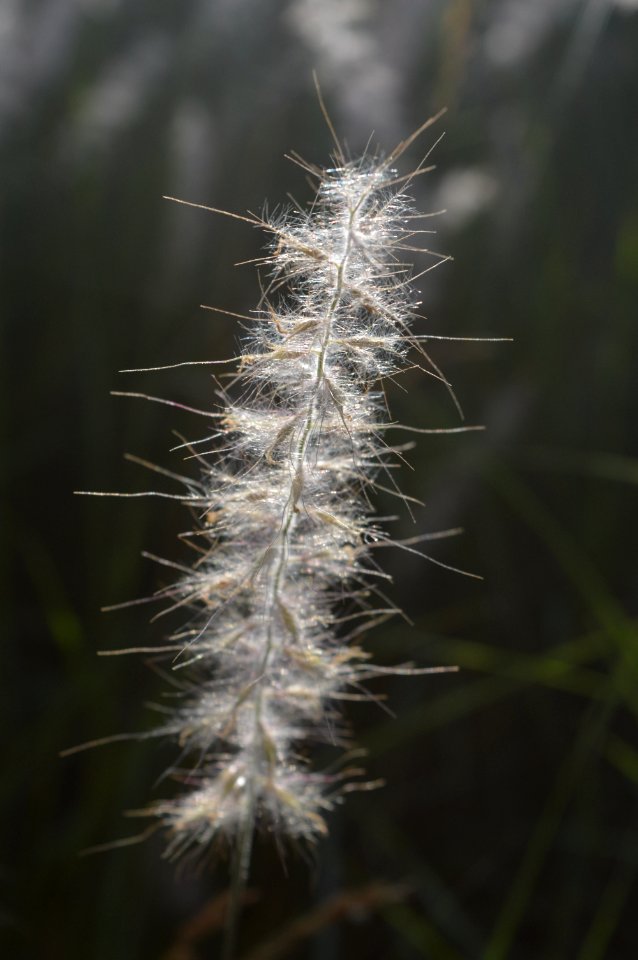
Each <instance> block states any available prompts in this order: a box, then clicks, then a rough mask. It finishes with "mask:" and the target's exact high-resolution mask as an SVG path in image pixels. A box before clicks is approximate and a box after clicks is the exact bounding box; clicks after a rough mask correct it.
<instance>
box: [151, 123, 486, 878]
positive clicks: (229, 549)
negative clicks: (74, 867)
mask: <svg viewBox="0 0 638 960" xmlns="http://www.w3.org/2000/svg"><path fill="white" fill-rule="evenodd" d="M435 119H436V118H433V119H432V120H430V121H428V123H427V124H424V126H423V127H422V128H421V129H420V130H418V131H416V133H415V134H414V135H413V136H412V137H410V138H409V139H408V140H406V141H404V142H403V143H401V144H400V145H399V146H398V147H397V148H396V149H395V150H394V151H393V152H392V153H391V154H390V155H389V156H388V157H386V158H382V159H379V158H376V157H372V156H366V157H364V158H363V159H361V160H357V161H346V159H345V158H344V156H343V153H342V151H341V149H340V148H339V147H338V149H337V153H336V157H335V165H334V167H332V168H330V169H326V170H320V169H319V168H316V167H313V166H310V165H308V164H305V163H303V162H302V161H299V158H296V160H297V162H300V163H302V164H303V166H304V167H305V169H306V170H307V172H308V173H309V174H310V175H311V176H312V177H314V178H316V180H317V181H318V187H317V193H316V196H315V199H314V201H313V202H312V204H311V206H310V207H309V209H308V210H307V211H304V210H301V209H295V210H293V211H291V212H287V213H285V214H282V215H278V216H276V217H273V218H272V219H270V220H263V221H261V220H257V219H253V218H241V219H248V220H249V222H251V223H253V224H256V225H259V226H260V227H263V228H265V229H266V230H267V231H268V232H269V234H270V237H271V242H270V247H269V250H268V253H267V255H266V256H264V258H263V261H262V267H264V268H266V269H267V270H268V272H269V277H270V282H269V285H268V287H267V290H266V292H265V293H264V295H263V298H262V301H261V303H260V304H259V306H258V308H257V309H256V310H255V311H254V316H253V317H252V318H250V319H251V326H250V330H249V338H248V341H247V345H246V349H245V352H244V353H243V355H242V356H241V358H240V364H239V368H238V370H237V372H236V375H235V376H234V377H233V379H232V381H231V385H230V387H228V388H227V390H224V391H221V390H220V391H219V397H220V398H221V404H220V409H219V410H217V411H215V412H212V413H211V414H210V415H209V416H210V418H211V421H212V422H213V423H214V424H215V427H214V431H213V434H212V435H210V436H207V437H206V438H205V439H204V440H203V441H197V443H202V442H204V443H206V442H208V443H209V444H212V445H213V446H214V447H215V451H214V458H211V456H210V454H208V453H206V454H201V455H200V454H198V455H197V456H198V459H199V461H200V463H201V465H202V474H201V477H200V479H199V480H198V481H197V482H195V481H186V483H187V485H188V493H187V495H185V496H184V498H183V499H184V500H185V501H186V502H187V503H188V504H189V505H190V507H191V509H193V510H194V512H195V514H196V516H197V529H196V530H195V531H194V532H193V533H192V535H191V536H192V543H193V545H194V546H196V548H197V554H198V560H197V562H196V563H195V565H194V566H193V568H192V569H191V570H190V571H187V572H185V574H184V575H183V576H182V578H181V579H180V580H179V581H178V582H177V583H175V584H173V585H172V586H171V587H170V588H168V589H166V590H165V591H163V592H162V595H163V596H165V597H168V598H170V601H171V604H172V605H173V606H175V607H179V608H181V609H182V610H184V611H187V617H188V622H187V624H186V626H185V628H182V629H181V630H180V631H179V633H177V634H175V635H174V636H173V637H172V638H171V645H170V647H169V648H168V649H171V650H173V651H174V650H175V648H176V646H177V648H178V649H180V650H181V652H180V653H179V655H178V657H177V660H176V661H175V663H174V666H177V667H179V668H186V669H180V672H179V673H178V674H177V676H178V678H179V680H180V684H179V686H180V691H181V694H182V696H181V699H180V705H179V706H178V707H177V708H176V709H175V710H174V711H173V712H172V713H169V714H167V719H166V720H165V721H164V723H163V725H162V726H161V729H160V730H159V731H156V733H158V734H167V735H170V736H171V737H173V738H174V739H175V741H177V743H178V744H179V747H180V748H181V751H182V754H181V759H180V761H179V767H176V768H175V769H174V771H173V772H174V773H175V775H176V777H177V779H181V780H183V781H186V782H187V784H188V790H187V792H185V793H183V794H182V795H181V796H178V797H177V799H173V800H170V801H160V802H157V803H155V804H154V805H153V806H152V807H151V808H150V809H149V810H147V811H146V813H149V812H150V813H151V814H152V815H154V816H156V817H158V818H159V822H160V824H161V825H164V826H165V827H167V828H168V831H169V834H170V840H169V846H168V855H170V856H177V855H180V854H182V853H184V852H186V851H191V852H192V851H202V850H205V849H208V848H209V847H210V845H211V843H212V842H214V841H216V840H218V839H220V840H224V841H226V842H227V843H229V844H230V845H231V846H233V847H234V849H235V856H236V860H237V862H238V863H239V868H238V869H239V874H243V875H244V876H245V872H246V870H247V865H248V861H249V858H250V852H251V845H252V837H253V833H254V829H255V827H258V828H262V829H265V830H266V831H272V832H273V833H275V834H277V835H278V836H283V837H287V838H292V839H296V840H305V841H313V840H315V839H316V838H317V837H319V836H321V835H322V834H324V833H326V829H327V828H326V820H325V815H326V812H327V811H329V810H330V808H331V806H332V805H333V804H334V802H335V800H336V799H337V798H338V797H339V796H340V795H341V794H342V792H343V789H344V787H343V783H344V781H345V780H347V779H348V777H349V776H350V775H354V774H356V773H357V772H358V771H347V770H341V771H340V772H332V773H330V772H325V771H317V770H314V769H312V768H311V766H310V764H309V760H308V758H307V754H306V747H305V745H306V744H308V743H311V742H313V741H314V742H317V741H328V742H330V743H333V744H337V745H341V746H343V747H345V746H347V745H348V739H347V736H346V732H345V730H344V729H343V727H342V725H341V723H340V719H339V709H338V706H339V702H340V701H342V700H344V699H348V698H358V697H360V696H361V695H362V691H363V692H364V693H365V688H364V684H365V681H367V680H368V679H369V678H370V677H372V676H375V675H377V674H378V673H381V672H384V671H382V670H379V669H375V667H374V666H372V665H371V664H370V663H369V662H368V659H367V657H366V654H365V653H364V652H363V651H362V649H361V648H360V647H359V646H358V645H357V643H356V638H357V637H359V636H361V634H363V633H364V632H365V629H366V628H367V627H368V626H369V625H370V624H371V622H373V621H376V620H378V619H379V618H383V617H385V616H386V615H388V614H390V613H392V612H395V611H394V608H393V607H392V605H391V603H390V601H388V600H387V599H386V598H385V596H384V593H383V590H382V589H381V587H380V584H382V582H383V581H384V580H387V579H389V577H388V575H387V574H385V573H383V571H382V570H381V569H380V568H379V567H378V566H377V563H376V562H375V559H374V557H375V549H376V548H377V547H379V546H387V545H388V544H391V543H393V541H392V540H391V538H390V537H389V535H388V534H387V533H386V532H385V530H384V529H383V528H382V526H381V525H380V523H379V521H378V520H377V519H375V516H374V511H373V507H372V505H371V502H370V498H369V495H370V493H371V492H372V491H373V489H374V487H375V486H380V487H382V488H384V489H386V490H389V491H390V492H395V493H396V494H397V495H398V496H400V494H399V492H398V490H397V489H396V488H395V487H394V483H393V479H392V470H391V469H390V468H391V467H392V466H393V465H394V464H395V463H396V460H397V457H398V456H400V450H401V449H402V448H399V447H393V446H392V445H390V444H389V443H388V442H387V440H386V432H387V430H388V429H390V428H392V427H396V426H398V425H397V424H393V423H391V422H390V421H389V419H388V412H387V409H386V403H385V394H384V391H383V382H384V380H385V379H387V378H391V377H393V376H394V375H396V374H397V373H399V372H400V371H401V370H404V369H406V367H407V366H408V365H413V363H411V362H409V361H408V359H407V354H408V352H409V351H410V350H411V348H414V347H416V348H417V349H419V350H420V351H421V354H422V356H423V357H425V358H426V360H427V362H428V364H429V372H430V373H432V374H433V375H434V376H437V377H441V374H440V371H438V369H437V368H436V367H435V366H434V364H432V362H431V361H430V360H429V358H428V357H427V355H426V354H425V353H424V352H423V350H422V347H421V346H420V344H419V341H420V340H422V339H425V338H423V337H421V338H419V337H415V336H413V334H412V333H411V331H410V323H411V319H412V317H413V315H414V313H415V310H416V308H417V306H418V304H417V302H416V299H415V293H414V291H413V288H412V287H411V283H410V277H411V268H410V267H409V266H406V265H405V264H404V263H403V262H402V261H403V257H404V255H405V251H413V250H415V249H419V248H418V247H416V246H415V244H416V243H417V241H416V240H415V237H416V236H418V235H419V234H422V233H426V232H430V231H425V230H422V229H420V227H419V222H420V220H419V218H420V217H421V216H423V215H421V214H418V213H416V212H415V210H414V209H413V205H412V202H411V201H410V199H409V198H408V196H407V195H406V193H405V190H406V185H407V184H408V182H409V180H410V179H411V177H413V176H414V175H415V173H420V172H423V170H424V168H423V167H421V168H418V169H417V171H415V172H413V173H412V174H410V175H408V176H399V175H398V174H397V172H396V169H395V162H396V161H397V160H398V159H399V157H400V156H401V154H402V153H403V152H404V151H405V150H406V149H407V148H408V147H409V146H410V145H411V143H412V142H413V140H414V139H415V138H416V136H417V135H418V134H420V133H421V132H422V131H423V130H424V129H425V128H426V127H428V126H430V124H431V123H432V122H433V121H434V120H435ZM335 142H336V138H335ZM426 252H428V253H429V252H430V251H426ZM434 256H435V258H436V259H435V263H434V265H436V263H438V262H440V261H441V259H447V258H442V257H440V256H439V255H434ZM430 269H431V267H430ZM231 397H232V398H233V399H231ZM461 429H471V428H461ZM423 432H429V431H423ZM187 446H189V449H190V452H191V453H192V452H194V451H195V450H198V449H200V450H201V449H202V448H201V447H197V446H195V444H192V445H187ZM418 539H419V538H413V540H411V541H409V542H411V543H412V542H414V541H415V540H418ZM424 539H426V538H424ZM406 549H410V550H413V549H414V548H412V547H406ZM414 552H419V551H414ZM405 669H409V668H405ZM386 672H387V671H386ZM185 676H186V677H187V679H185V680H184V679H183V678H184V677H185ZM351 788H352V784H351Z"/></svg>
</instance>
